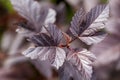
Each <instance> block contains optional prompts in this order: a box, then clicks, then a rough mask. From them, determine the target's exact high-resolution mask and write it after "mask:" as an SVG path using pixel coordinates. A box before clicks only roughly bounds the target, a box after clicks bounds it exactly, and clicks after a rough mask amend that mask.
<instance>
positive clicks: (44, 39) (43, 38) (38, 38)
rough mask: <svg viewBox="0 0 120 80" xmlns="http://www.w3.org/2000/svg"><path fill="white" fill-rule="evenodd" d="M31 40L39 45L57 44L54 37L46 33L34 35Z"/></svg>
mask: <svg viewBox="0 0 120 80" xmlns="http://www.w3.org/2000/svg"><path fill="white" fill-rule="evenodd" d="M30 41H31V42H33V43H34V44H35V45H37V46H57V44H55V42H54V40H53V38H51V37H50V36H48V35H47V34H44V33H41V34H38V35H34V36H32V37H31V38H30Z"/></svg>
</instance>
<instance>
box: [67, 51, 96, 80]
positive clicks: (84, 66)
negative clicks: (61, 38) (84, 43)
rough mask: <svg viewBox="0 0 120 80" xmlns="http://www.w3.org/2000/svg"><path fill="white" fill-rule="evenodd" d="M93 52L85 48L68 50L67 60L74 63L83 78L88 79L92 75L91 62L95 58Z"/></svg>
mask: <svg viewBox="0 0 120 80" xmlns="http://www.w3.org/2000/svg"><path fill="white" fill-rule="evenodd" d="M95 58H96V57H95V56H94V54H92V53H91V52H89V51H87V50H86V49H83V50H80V51H76V52H70V53H69V54H68V56H67V60H68V61H70V62H71V63H72V64H74V65H75V66H76V67H77V69H78V70H79V71H80V73H81V76H82V79H83V80H90V79H91V77H92V72H93V70H92V63H93V61H94V60H95Z"/></svg>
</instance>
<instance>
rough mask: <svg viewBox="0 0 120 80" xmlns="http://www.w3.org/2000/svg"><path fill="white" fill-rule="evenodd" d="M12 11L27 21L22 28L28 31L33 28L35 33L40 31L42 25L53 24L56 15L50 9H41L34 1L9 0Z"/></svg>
mask: <svg viewBox="0 0 120 80" xmlns="http://www.w3.org/2000/svg"><path fill="white" fill-rule="evenodd" d="M10 1H11V3H12V5H13V7H14V9H15V10H16V11H17V12H18V13H19V14H20V15H21V16H22V17H24V18H25V19H27V20H28V24H30V25H28V24H26V26H21V27H23V28H26V27H27V28H28V29H30V28H31V27H33V26H34V30H36V32H39V31H41V28H42V26H43V25H45V24H48V23H54V22H55V16H56V13H55V11H54V10H53V9H51V8H45V7H42V6H41V5H40V4H39V3H38V2H37V1H34V0H10Z"/></svg>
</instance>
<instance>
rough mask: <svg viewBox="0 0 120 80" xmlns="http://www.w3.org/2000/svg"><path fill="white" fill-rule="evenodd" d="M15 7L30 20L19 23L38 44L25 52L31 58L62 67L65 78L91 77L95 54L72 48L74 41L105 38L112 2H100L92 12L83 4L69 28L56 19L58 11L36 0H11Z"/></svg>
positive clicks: (90, 40)
mask: <svg viewBox="0 0 120 80" xmlns="http://www.w3.org/2000/svg"><path fill="white" fill-rule="evenodd" d="M10 1H11V3H12V5H13V7H14V9H15V10H16V11H17V12H18V13H19V14H20V15H21V16H22V17H23V18H25V19H26V20H27V22H21V23H18V24H17V25H18V26H19V28H18V29H17V31H18V32H19V33H23V34H24V35H25V36H26V37H27V38H28V40H29V41H30V42H32V43H34V44H35V46H34V47H30V48H28V49H27V50H26V51H24V52H23V54H24V55H25V56H26V57H30V58H31V59H38V60H40V61H48V62H49V63H50V64H51V65H52V66H53V67H55V68H56V69H58V70H59V73H60V78H61V80H71V79H74V80H90V79H91V77H92V72H93V70H92V63H93V62H94V60H95V56H94V54H92V53H91V52H89V51H88V50H87V49H84V48H82V47H81V48H79V49H74V48H71V46H70V44H71V43H72V42H73V41H75V40H76V39H80V40H81V41H83V42H85V43H86V44H87V45H92V44H94V43H98V42H100V41H101V40H103V39H104V37H105V36H106V33H105V32H104V27H105V24H106V22H107V20H108V17H109V6H108V5H98V6H96V7H95V8H93V9H91V10H90V11H89V12H88V13H86V11H85V10H84V9H83V8H81V9H80V10H78V11H77V12H76V14H75V15H74V17H73V19H72V21H71V24H70V27H69V29H68V31H67V32H63V31H61V30H60V29H59V28H58V27H57V26H56V25H55V24H54V23H55V20H56V19H55V17H56V12H55V11H54V10H53V9H51V8H47V7H44V6H42V4H39V3H38V2H36V1H34V0H10Z"/></svg>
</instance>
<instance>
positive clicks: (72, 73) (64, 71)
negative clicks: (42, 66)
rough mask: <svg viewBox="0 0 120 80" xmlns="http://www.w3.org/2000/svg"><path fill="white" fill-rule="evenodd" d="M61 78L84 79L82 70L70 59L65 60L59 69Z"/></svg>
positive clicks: (66, 79)
mask: <svg viewBox="0 0 120 80" xmlns="http://www.w3.org/2000/svg"><path fill="white" fill-rule="evenodd" d="M59 76H60V80H82V76H81V74H80V72H79V71H78V70H77V68H76V66H74V65H73V64H72V63H70V62H69V61H65V62H64V64H63V66H62V67H60V69H59Z"/></svg>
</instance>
